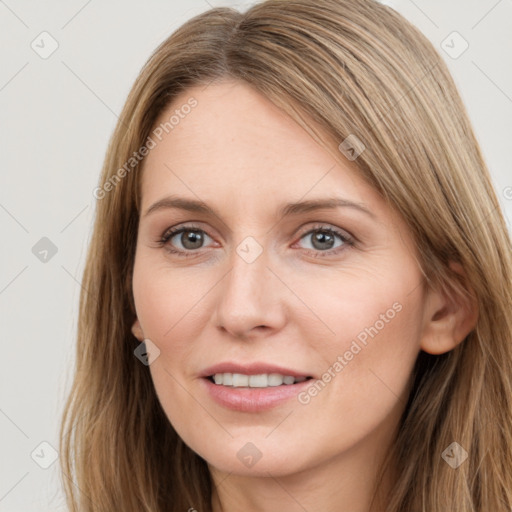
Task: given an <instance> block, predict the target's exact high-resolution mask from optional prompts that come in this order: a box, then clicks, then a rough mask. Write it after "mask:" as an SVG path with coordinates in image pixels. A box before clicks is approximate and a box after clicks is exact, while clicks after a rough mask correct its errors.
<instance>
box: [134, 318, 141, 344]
mask: <svg viewBox="0 0 512 512" xmlns="http://www.w3.org/2000/svg"><path fill="white" fill-rule="evenodd" d="M132 333H133V335H134V336H135V337H136V338H137V339H138V340H139V341H143V340H144V333H143V332H142V327H141V326H140V322H139V319H138V318H137V319H136V320H135V322H134V323H133V325H132Z"/></svg>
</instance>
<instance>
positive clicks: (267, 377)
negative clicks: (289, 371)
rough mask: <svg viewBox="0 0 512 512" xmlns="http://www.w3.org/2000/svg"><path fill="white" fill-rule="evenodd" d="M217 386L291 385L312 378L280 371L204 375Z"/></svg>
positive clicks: (263, 386) (270, 386)
mask: <svg viewBox="0 0 512 512" xmlns="http://www.w3.org/2000/svg"><path fill="white" fill-rule="evenodd" d="M205 378H206V379H207V380H209V381H210V382H212V383H213V384H216V385H217V386H225V387H230V388H273V387H279V386H293V385H294V384H299V383H302V382H305V381H307V380H310V379H312V378H313V377H311V376H301V377H294V376H293V375H283V374H280V373H261V374H257V375H247V374H243V373H215V374H213V375H209V376H207V377H205Z"/></svg>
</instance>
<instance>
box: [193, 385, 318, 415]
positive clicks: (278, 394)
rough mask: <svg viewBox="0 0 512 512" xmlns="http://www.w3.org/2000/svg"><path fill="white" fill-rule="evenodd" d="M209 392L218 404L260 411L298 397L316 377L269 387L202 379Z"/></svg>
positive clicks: (238, 409) (235, 408) (249, 410)
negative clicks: (223, 384)
mask: <svg viewBox="0 0 512 512" xmlns="http://www.w3.org/2000/svg"><path fill="white" fill-rule="evenodd" d="M201 380H202V381H203V382H204V385H205V386H206V390H207V392H208V393H209V394H210V396H211V397H212V398H213V400H215V401H216V402H217V403H218V404H220V405H222V406H224V407H227V408H228V409H232V410H234V411H240V412H260V411H266V410H268V409H272V408H273V407H277V406H278V405H280V404H282V403H284V402H286V401H287V400H289V399H290V398H293V397H296V396H297V394H298V393H300V392H301V391H303V390H304V388H305V387H307V386H308V385H309V384H311V382H313V381H314V379H309V380H305V381H303V382H298V383H297V384H284V385H282V386H271V387H267V388H235V387H230V386H222V385H219V384H214V383H213V382H212V381H211V380H210V379H207V378H202V379H201Z"/></svg>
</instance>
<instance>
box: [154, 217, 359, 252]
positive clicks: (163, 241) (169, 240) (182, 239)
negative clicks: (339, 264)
mask: <svg viewBox="0 0 512 512" xmlns="http://www.w3.org/2000/svg"><path fill="white" fill-rule="evenodd" d="M208 239H209V240H210V241H212V240H213V239H212V238H211V237H210V236H209V235H208V234H207V233H206V232H205V231H204V230H203V229H201V228H200V227H198V226H194V225H188V226H180V227H172V228H168V229H167V230H166V231H165V232H164V233H163V234H162V235H161V237H160V238H159V239H158V240H157V243H158V244H159V246H162V247H165V249H166V251H168V252H170V253H171V254H175V255H176V256H183V257H189V256H197V255H198V253H199V251H198V250H199V249H202V248H203V247H204V246H205V245H206V242H207V241H208ZM336 239H338V244H337V245H336ZM300 240H306V241H307V240H309V245H310V247H306V249H307V250H308V252H309V253H311V254H312V255H313V256H314V257H327V256H332V255H335V254H338V253H339V252H341V251H343V250H346V249H347V248H348V247H350V246H353V245H354V239H353V238H352V237H351V236H350V235H349V234H348V233H345V232H344V231H341V230H338V229H336V228H333V227H331V226H326V225H324V224H320V225H316V226H314V227H313V228H312V229H310V230H309V231H307V232H306V233H304V234H303V235H302V236H301V237H300Z"/></svg>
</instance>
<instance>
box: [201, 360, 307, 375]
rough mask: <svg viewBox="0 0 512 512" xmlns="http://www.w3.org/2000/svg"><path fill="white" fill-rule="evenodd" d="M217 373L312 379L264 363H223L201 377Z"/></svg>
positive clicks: (209, 368) (288, 369) (300, 373)
mask: <svg viewBox="0 0 512 512" xmlns="http://www.w3.org/2000/svg"><path fill="white" fill-rule="evenodd" d="M216 373H241V374H243V375H261V374H264V373H279V374H280V375H283V376H288V375H289V376H292V377H296V378H298V377H311V375H310V374H308V373H304V372H301V371H297V370H292V369H291V368H284V367H283V366H277V365H275V364H269V363H264V362H253V363H234V362H223V363H218V364H215V365H213V366H210V367H208V368H206V369H205V370H203V371H202V372H201V377H211V376H212V375H215V374H216Z"/></svg>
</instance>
